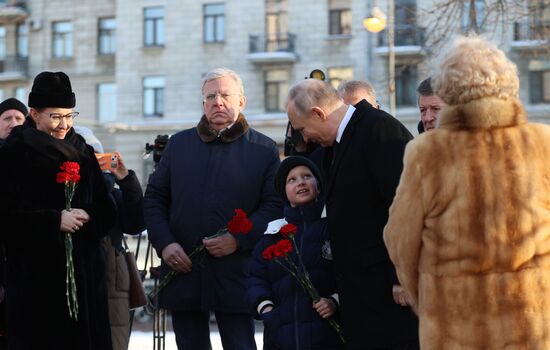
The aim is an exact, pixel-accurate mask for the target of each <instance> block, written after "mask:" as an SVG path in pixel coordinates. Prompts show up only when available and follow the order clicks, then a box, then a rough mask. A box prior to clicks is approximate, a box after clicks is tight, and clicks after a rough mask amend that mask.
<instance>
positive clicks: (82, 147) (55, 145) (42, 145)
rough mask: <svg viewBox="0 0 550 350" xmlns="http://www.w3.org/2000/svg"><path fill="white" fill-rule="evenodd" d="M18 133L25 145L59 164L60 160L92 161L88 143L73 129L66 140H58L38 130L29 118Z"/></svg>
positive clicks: (66, 136)
mask: <svg viewBox="0 0 550 350" xmlns="http://www.w3.org/2000/svg"><path fill="white" fill-rule="evenodd" d="M14 130H15V129H14ZM18 131H19V132H20V133H21V135H22V138H23V142H24V143H25V145H27V146H28V147H30V148H31V149H33V150H34V151H36V152H37V153H40V154H42V155H44V156H45V157H46V158H48V159H51V160H52V161H53V162H58V161H59V159H60V158H61V159H64V160H69V161H73V162H79V163H80V162H81V161H83V160H89V159H90V154H89V152H88V150H87V146H86V142H85V141H84V139H83V138H82V136H80V135H78V134H77V133H76V132H75V131H74V129H73V128H71V129H70V130H69V132H68V133H67V135H65V139H62V140H61V139H56V138H55V137H52V136H50V135H48V134H47V133H45V132H43V131H40V130H38V129H37V128H36V124H35V123H34V121H33V120H32V118H30V117H27V119H26V120H25V123H24V124H23V125H22V126H21V129H20V130H18Z"/></svg>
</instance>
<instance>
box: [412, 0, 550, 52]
mask: <svg viewBox="0 0 550 350" xmlns="http://www.w3.org/2000/svg"><path fill="white" fill-rule="evenodd" d="M418 16H419V18H420V19H421V21H422V23H425V25H426V27H427V28H428V30H427V33H429V34H428V35H427V36H426V47H427V48H428V49H430V50H431V51H436V50H437V48H439V47H440V46H441V45H443V44H445V43H447V42H448V41H449V39H450V38H451V37H452V36H454V35H456V34H459V33H461V34H466V33H477V34H483V35H485V36H487V37H489V38H491V39H494V40H498V39H499V38H502V37H503V36H505V35H507V34H508V31H509V30H510V28H513V30H514V33H513V34H514V39H516V40H542V41H550V35H549V31H548V28H549V22H548V21H549V20H550V0H527V1H525V0H445V1H437V2H435V3H434V4H433V5H432V6H430V7H428V8H423V9H419V10H418ZM423 19H425V21H423ZM512 23H513V24H514V25H513V26H510V24H512Z"/></svg>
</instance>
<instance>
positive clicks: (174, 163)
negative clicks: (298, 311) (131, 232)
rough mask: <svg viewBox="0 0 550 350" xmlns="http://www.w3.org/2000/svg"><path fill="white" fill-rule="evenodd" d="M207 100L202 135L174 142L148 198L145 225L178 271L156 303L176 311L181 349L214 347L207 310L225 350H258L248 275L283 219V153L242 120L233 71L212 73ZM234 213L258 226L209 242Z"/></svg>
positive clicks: (197, 131)
mask: <svg viewBox="0 0 550 350" xmlns="http://www.w3.org/2000/svg"><path fill="white" fill-rule="evenodd" d="M202 93H203V98H204V100H203V105H204V113H205V114H204V115H203V117H202V118H201V120H200V122H199V123H198V125H197V127H195V128H192V129H188V130H184V131H182V132H179V133H177V134H175V135H173V136H172V137H171V138H170V140H169V142H168V145H167V147H166V149H165V151H164V152H163V155H162V159H161V161H160V163H159V164H158V166H157V169H156V170H155V172H154V173H153V174H152V175H151V178H150V180H149V184H148V186H147V190H146V192H145V201H144V208H145V223H146V226H147V230H148V233H149V239H150V240H151V243H152V244H153V246H154V247H155V249H156V250H157V252H158V253H159V255H160V256H161V257H162V260H163V262H162V266H161V273H162V275H163V276H164V275H166V273H167V272H168V271H169V270H174V271H177V272H180V273H179V274H178V275H177V276H176V277H175V278H174V279H173V280H172V281H171V282H170V283H169V284H168V285H167V286H166V287H165V288H164V289H162V290H161V292H160V294H159V304H160V306H161V307H163V308H166V309H169V310H172V323H173V327H174V332H175V333H176V343H177V345H178V348H180V349H193V350H207V349H210V348H211V347H210V340H209V337H208V336H209V329H208V326H209V312H211V311H212V312H215V314H216V320H217V323H218V327H219V330H220V335H221V338H222V344H223V347H224V349H228V350H232V349H233V350H251V349H256V344H255V341H254V324H253V319H252V315H251V314H250V312H249V309H250V308H249V305H248V304H247V302H246V299H245V290H246V277H247V275H248V262H249V260H250V255H251V253H252V250H253V249H254V246H255V244H256V242H257V241H258V239H259V238H260V237H261V236H262V234H263V232H264V229H265V226H266V224H267V223H268V222H269V221H271V220H274V219H276V218H278V217H281V215H282V202H281V201H280V199H279V196H278V195H277V193H276V192H275V189H274V187H273V178H274V175H275V172H276V171H277V168H278V166H279V163H280V160H279V152H278V150H277V148H276V145H275V142H274V141H273V140H271V139H270V138H268V137H267V136H265V135H263V134H261V133H259V132H257V131H255V130H254V129H252V128H250V127H249V126H248V123H247V121H246V119H245V117H244V115H242V114H241V111H242V110H243V108H244V106H245V103H246V97H245V96H244V89H243V85H242V81H241V79H240V78H239V76H238V75H237V74H236V73H235V72H233V71H231V70H228V69H222V68H220V69H215V70H213V71H211V72H209V73H208V74H207V75H206V77H205V78H204V83H203V87H202ZM237 208H240V209H243V210H244V211H245V212H246V213H247V214H248V216H249V218H250V220H251V221H252V223H253V228H252V231H251V232H250V233H248V234H235V235H232V234H224V235H222V236H219V237H216V238H212V239H205V237H207V236H210V235H212V234H214V233H216V231H218V230H219V229H221V228H223V227H225V226H226V225H227V223H228V221H229V220H230V219H231V218H232V217H233V215H234V210H235V209H237ZM201 244H204V246H205V253H202V254H200V255H199V256H197V257H194V258H193V261H191V259H190V258H189V254H190V253H191V252H192V251H194V249H196V248H197V247H199V246H200V245H201Z"/></svg>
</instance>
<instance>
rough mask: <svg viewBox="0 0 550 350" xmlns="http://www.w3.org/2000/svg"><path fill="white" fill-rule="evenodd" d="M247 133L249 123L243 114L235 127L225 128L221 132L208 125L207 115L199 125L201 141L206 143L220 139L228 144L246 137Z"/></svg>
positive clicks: (198, 131) (198, 130) (238, 118)
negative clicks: (243, 136)
mask: <svg viewBox="0 0 550 350" xmlns="http://www.w3.org/2000/svg"><path fill="white" fill-rule="evenodd" d="M247 131H248V123H247V122H246V119H244V115H242V114H239V116H238V117H237V120H236V121H235V124H233V126H231V127H230V128H229V129H227V128H225V129H223V130H221V131H220V132H218V131H216V130H214V129H212V128H211V127H210V125H208V120H206V116H205V115H203V116H202V118H201V120H200V122H199V124H198V125H197V133H198V134H199V137H200V138H201V140H202V141H203V142H206V143H208V142H212V141H214V140H216V139H220V140H221V141H222V142H226V143H229V142H233V141H235V140H236V139H238V138H239V137H241V136H242V135H244V134H245V133H246V132H247Z"/></svg>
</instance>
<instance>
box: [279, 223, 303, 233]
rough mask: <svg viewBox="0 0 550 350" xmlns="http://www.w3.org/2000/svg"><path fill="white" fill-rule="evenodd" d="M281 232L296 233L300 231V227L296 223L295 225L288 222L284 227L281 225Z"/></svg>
mask: <svg viewBox="0 0 550 350" xmlns="http://www.w3.org/2000/svg"><path fill="white" fill-rule="evenodd" d="M279 232H280V233H281V234H282V235H283V236H288V235H295V234H296V232H298V228H297V227H296V225H294V224H286V225H284V226H283V227H281V229H280V230H279Z"/></svg>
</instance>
